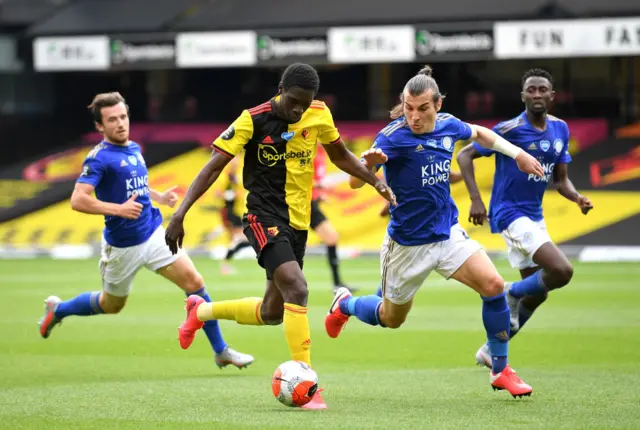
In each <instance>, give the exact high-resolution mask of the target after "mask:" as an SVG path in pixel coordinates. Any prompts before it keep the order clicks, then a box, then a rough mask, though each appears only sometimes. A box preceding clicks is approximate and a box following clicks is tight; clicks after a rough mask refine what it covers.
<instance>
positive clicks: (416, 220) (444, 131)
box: [374, 113, 472, 246]
mask: <svg viewBox="0 0 640 430" xmlns="http://www.w3.org/2000/svg"><path fill="white" fill-rule="evenodd" d="M471 134H472V131H471V126H469V124H467V123H464V122H462V121H460V120H459V119H458V118H456V117H454V116H453V115H449V114H446V113H439V114H438V116H437V119H436V127H435V129H434V131H432V132H431V133H425V134H420V135H417V134H414V133H413V132H412V131H411V129H410V128H409V126H408V124H407V121H406V119H405V118H404V117H401V118H398V119H397V120H395V121H393V122H391V123H390V124H389V125H388V126H387V127H385V128H384V129H383V130H382V131H380V133H378V136H377V137H376V140H375V142H374V147H377V148H380V149H381V150H382V151H383V152H384V153H385V154H386V155H387V156H388V157H389V159H388V161H387V162H386V163H385V164H384V165H383V171H384V176H385V179H386V181H387V184H389V186H390V187H391V189H392V190H393V192H394V194H395V195H396V198H397V201H398V204H397V205H396V206H392V207H391V209H390V212H391V220H390V222H389V226H388V227H387V231H388V233H389V236H390V237H391V238H392V239H393V240H394V241H395V242H397V243H399V244H400V245H405V246H413V245H424V244H428V243H434V242H440V241H443V240H447V239H449V235H450V232H451V227H452V226H453V225H455V224H456V223H457V222H458V208H457V207H456V205H455V203H454V202H453V199H452V198H451V193H450V191H451V190H450V186H449V172H450V171H451V157H452V155H453V150H454V146H455V143H456V142H457V141H458V140H467V139H469V138H471Z"/></svg>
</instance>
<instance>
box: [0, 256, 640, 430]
mask: <svg viewBox="0 0 640 430" xmlns="http://www.w3.org/2000/svg"><path fill="white" fill-rule="evenodd" d="M195 262H196V266H197V267H198V269H199V270H200V271H201V273H202V274H203V275H204V276H205V279H206V281H207V287H208V290H209V292H210V293H211V295H212V297H213V298H214V300H215V299H218V300H222V299H230V298H240V297H244V296H261V295H262V293H263V289H264V275H263V272H262V271H261V270H260V269H259V268H258V267H257V264H256V263H255V262H254V261H253V260H243V261H237V262H236V263H235V265H236V268H237V269H239V273H241V275H235V276H231V277H224V278H223V277H221V276H219V275H218V263H217V262H215V261H210V260H206V259H196V261H195ZM498 268H499V270H500V272H501V273H502V274H503V276H504V277H505V278H506V279H515V277H516V273H515V271H513V270H511V269H509V268H508V267H507V265H506V264H505V262H498ZM343 272H344V278H345V279H346V280H347V281H348V282H349V283H351V284H354V285H358V286H361V287H363V292H364V293H373V292H374V290H375V287H376V286H377V284H378V276H379V275H378V274H379V268H378V261H377V259H375V258H359V259H357V260H351V261H345V262H344V263H343ZM0 273H1V276H0V372H1V373H0V428H2V429H23V428H24V429H27V428H29V429H44V428H47V429H63V428H64V429H94V428H96V429H98V428H99V429H104V428H118V429H139V428H152V429H165V428H167V429H169V428H170V429H212V428H213V429H234V430H235V429H245V428H247V429H248V428H261V429H294V428H318V429H320V428H322V429H326V428H342V429H359V428H381V429H382V428H384V429H390V428H402V429H418V428H429V429H449V428H465V429H469V428H549V429H550V428H553V429H565V428H576V429H585V428H594V429H595V428H640V388H639V387H640V266H638V265H633V264H576V267H575V276H574V279H573V281H572V283H571V284H570V285H569V286H568V287H567V288H566V289H564V290H562V291H556V292H553V293H552V294H551V298H550V300H549V301H548V302H547V303H546V304H545V305H544V306H543V307H542V308H541V309H540V311H539V312H538V313H537V314H536V315H535V316H534V317H533V319H532V320H531V321H530V323H529V324H528V325H527V326H526V328H525V329H524V330H523V332H522V333H520V335H519V336H517V337H516V338H515V339H514V341H513V342H512V343H511V347H510V352H511V354H510V361H511V364H512V366H513V367H514V368H515V369H516V370H517V371H518V374H519V375H520V376H521V377H522V378H523V379H524V380H525V381H526V382H528V383H529V384H531V385H532V386H533V388H534V392H533V395H532V397H531V398H526V399H521V400H515V399H513V398H511V396H509V395H508V393H506V392H494V391H492V390H491V388H490V386H489V375H488V371H487V370H485V369H482V368H479V367H476V366H475V365H474V354H475V352H476V350H477V349H478V347H479V346H480V345H481V343H482V341H483V336H484V329H483V327H482V320H481V312H480V308H481V301H480V299H479V298H478V296H477V295H476V294H474V293H473V292H472V291H471V290H469V289H467V288H466V287H463V286H461V285H460V284H457V283H456V282H454V281H450V282H446V281H444V280H442V279H441V278H440V277H439V276H438V275H437V274H435V273H434V274H433V275H432V276H431V277H430V279H429V280H427V282H426V284H425V285H424V286H423V288H422V290H421V291H420V292H419V293H418V296H417V300H416V304H415V306H414V308H413V310H412V312H411V314H410V316H409V319H408V320H407V322H406V324H405V326H403V327H402V328H401V329H399V330H388V329H380V328H378V327H369V326H366V325H364V324H362V323H360V322H358V321H355V320H354V321H351V322H350V323H349V325H348V326H347V329H346V331H345V332H344V333H343V334H342V335H341V337H340V338H338V339H336V340H333V339H330V338H329V337H328V336H327V335H326V334H325V332H324V324H323V321H324V315H325V313H326V311H327V306H328V305H329V303H330V301H331V297H332V294H331V289H330V283H329V270H328V267H327V265H326V261H325V259H323V258H312V257H309V258H308V259H307V261H306V267H305V273H306V275H307V279H308V281H309V285H310V291H311V292H310V300H309V318H310V323H311V329H312V339H313V347H312V358H313V365H314V368H315V370H316V371H317V372H318V375H319V377H320V382H321V386H322V387H324V388H325V392H324V393H325V399H326V401H327V404H328V405H329V409H328V410H326V411H305V410H296V409H289V408H287V407H284V406H282V405H280V404H279V403H278V402H277V401H276V400H275V399H274V397H273V396H272V394H271V388H270V377H271V374H272V372H273V371H274V370H275V368H276V367H277V366H278V364H280V363H282V362H284V361H286V360H288V359H289V353H288V349H287V345H286V343H285V340H284V335H283V331H282V327H247V326H238V325H236V324H235V323H232V322H222V327H223V331H224V334H225V337H226V339H227V341H228V342H229V343H230V344H231V345H232V346H233V347H235V348H237V349H239V350H241V351H244V352H248V353H251V354H253V355H254V356H255V357H256V362H255V363H254V364H253V365H252V366H251V367H250V368H249V369H247V370H243V371H240V370H237V369H235V368H226V369H223V370H219V369H218V368H217V367H215V365H214V362H213V355H212V352H211V350H210V347H209V345H208V343H207V341H206V338H205V337H204V335H202V334H200V335H199V336H198V338H197V339H196V342H195V343H194V345H193V346H192V348H191V349H190V350H188V351H183V350H181V349H180V347H179V345H178V342H177V326H178V324H179V323H180V321H181V320H182V318H183V315H184V311H183V295H182V293H181V292H180V291H179V290H178V289H177V288H176V287H174V286H173V285H171V284H169V283H167V282H166V281H164V280H163V279H162V278H160V277H159V276H157V275H155V274H153V273H149V272H145V271H141V272H140V273H139V275H138V277H137V279H136V282H135V285H134V289H133V292H132V295H131V297H130V299H129V302H128V304H127V306H126V308H125V309H124V310H123V312H122V313H121V314H120V315H115V316H113V315H110V316H94V317H71V318H69V319H67V320H66V321H65V322H64V323H63V324H62V325H61V326H59V327H56V328H55V329H54V331H53V333H52V335H51V337H50V338H49V339H48V340H43V339H41V338H40V336H39V334H38V331H37V325H36V322H37V320H38V319H39V318H40V317H41V315H42V310H43V299H44V298H46V297H47V296H48V295H50V294H55V295H59V296H60V297H62V298H63V299H68V298H71V297H73V296H75V295H77V294H78V293H81V292H85V291H94V290H97V289H99V286H100V284H99V274H98V269H97V261H95V260H89V261H52V260H46V259H37V260H19V261H8V260H4V261H0Z"/></svg>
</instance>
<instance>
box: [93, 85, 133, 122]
mask: <svg viewBox="0 0 640 430" xmlns="http://www.w3.org/2000/svg"><path fill="white" fill-rule="evenodd" d="M118 103H124V104H125V105H126V104H127V102H126V101H125V100H124V97H122V95H120V93H119V92H112V93H101V94H96V96H95V97H94V98H93V101H92V102H91V104H90V105H89V106H87V108H88V109H89V112H90V113H91V117H92V118H93V120H94V121H95V122H97V123H98V124H102V108H106V107H112V106H115V105H117V104H118ZM128 109H129V108H128V107H127V110H128Z"/></svg>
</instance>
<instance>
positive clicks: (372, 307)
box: [340, 296, 384, 327]
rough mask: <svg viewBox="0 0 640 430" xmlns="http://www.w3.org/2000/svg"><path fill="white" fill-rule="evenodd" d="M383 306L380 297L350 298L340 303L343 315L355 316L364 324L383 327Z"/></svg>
mask: <svg viewBox="0 0 640 430" xmlns="http://www.w3.org/2000/svg"><path fill="white" fill-rule="evenodd" d="M381 305H382V299H381V298H380V297H378V296H362V297H349V298H348V299H345V300H343V301H341V302H340V310H341V311H342V313H343V314H346V315H353V316H355V317H356V318H358V319H359V320H360V321H362V322H363V323H366V324H369V325H379V326H382V324H380V306H381ZM382 327H384V326H382Z"/></svg>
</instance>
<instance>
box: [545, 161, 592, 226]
mask: <svg viewBox="0 0 640 430" xmlns="http://www.w3.org/2000/svg"><path fill="white" fill-rule="evenodd" d="M553 183H554V184H555V186H556V189H557V190H558V193H560V195H561V196H562V197H564V198H565V199H567V200H570V201H572V202H574V203H576V204H577V205H578V207H580V210H581V211H582V213H583V214H585V215H586V214H587V213H589V211H590V210H591V209H593V204H592V203H591V200H589V199H588V198H586V197H585V196H583V195H582V194H580V193H579V192H578V191H577V190H576V188H575V187H574V186H573V182H571V179H569V165H568V164H566V163H560V164H556V167H555V169H554V171H553Z"/></svg>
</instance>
